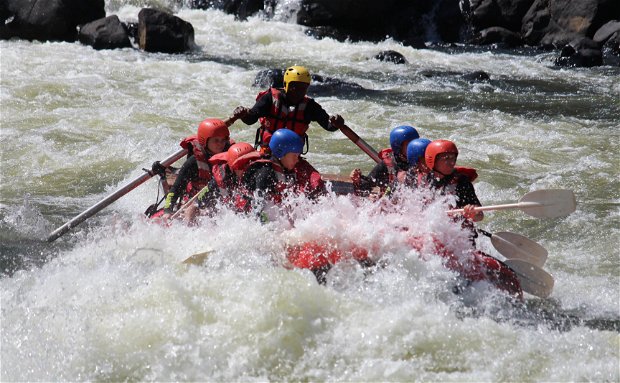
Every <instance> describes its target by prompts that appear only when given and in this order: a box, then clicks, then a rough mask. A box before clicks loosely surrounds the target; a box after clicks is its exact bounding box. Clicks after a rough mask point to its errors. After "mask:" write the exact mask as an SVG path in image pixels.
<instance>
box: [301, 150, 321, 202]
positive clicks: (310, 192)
mask: <svg viewBox="0 0 620 383" xmlns="http://www.w3.org/2000/svg"><path fill="white" fill-rule="evenodd" d="M295 174H296V176H297V179H298V180H301V182H302V183H303V191H304V193H305V194H306V196H307V197H308V198H310V199H316V198H317V197H319V196H321V195H325V194H326V193H327V188H326V187H325V181H323V178H322V177H321V173H319V171H318V170H316V169H315V168H314V166H312V165H310V163H309V162H308V161H306V160H305V159H300V161H299V162H298V163H297V165H296V166H295Z"/></svg>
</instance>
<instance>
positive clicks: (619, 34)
mask: <svg viewBox="0 0 620 383" xmlns="http://www.w3.org/2000/svg"><path fill="white" fill-rule="evenodd" d="M592 40H594V42H596V43H598V44H600V45H603V48H604V51H605V52H606V53H611V54H612V55H617V56H620V21H616V20H612V21H610V22H608V23H607V24H605V25H603V26H602V27H600V28H599V29H598V30H597V31H596V33H595V34H594V38H592Z"/></svg>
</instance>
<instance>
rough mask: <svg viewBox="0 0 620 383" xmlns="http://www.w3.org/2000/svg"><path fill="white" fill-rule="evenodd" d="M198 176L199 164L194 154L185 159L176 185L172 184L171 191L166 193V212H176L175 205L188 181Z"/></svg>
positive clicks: (175, 182)
mask: <svg viewBox="0 0 620 383" xmlns="http://www.w3.org/2000/svg"><path fill="white" fill-rule="evenodd" d="M197 176H198V164H197V163H196V157H194V156H192V157H190V158H188V159H187V161H185V163H184V164H183V166H182V167H181V169H180V170H179V174H178V175H177V178H176V180H175V181H174V185H172V187H171V188H170V191H169V192H168V194H166V200H165V202H164V213H166V214H171V213H173V212H174V207H175V206H176V203H177V201H178V200H179V198H181V196H182V195H183V192H184V191H185V189H186V188H187V183H188V182H189V181H191V180H193V179H196V177H197Z"/></svg>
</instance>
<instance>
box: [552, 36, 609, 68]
mask: <svg viewBox="0 0 620 383" xmlns="http://www.w3.org/2000/svg"><path fill="white" fill-rule="evenodd" d="M555 65H556V66H563V67H593V66H598V65H603V52H602V50H601V47H600V45H599V44H598V43H596V42H594V41H593V40H591V39H589V38H587V37H582V38H579V39H576V40H573V41H571V42H570V44H568V45H566V46H565V47H564V48H562V52H561V53H560V57H558V58H557V59H556V60H555Z"/></svg>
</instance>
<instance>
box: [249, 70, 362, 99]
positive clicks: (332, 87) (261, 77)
mask: <svg viewBox="0 0 620 383" xmlns="http://www.w3.org/2000/svg"><path fill="white" fill-rule="evenodd" d="M310 76H311V78H312V82H311V83H310V86H309V87H308V95H310V96H313V97H314V96H328V95H334V94H346V93H349V94H350V93H359V92H363V91H364V88H363V87H362V86H360V85H359V84H356V83H352V82H346V81H342V80H339V79H336V78H333V77H324V76H321V75H318V74H311V75H310ZM253 85H254V86H255V87H257V88H260V89H267V88H271V87H274V88H283V87H284V71H283V70H282V69H277V68H272V69H264V70H261V71H259V72H258V73H257V74H256V77H254V84H253Z"/></svg>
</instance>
